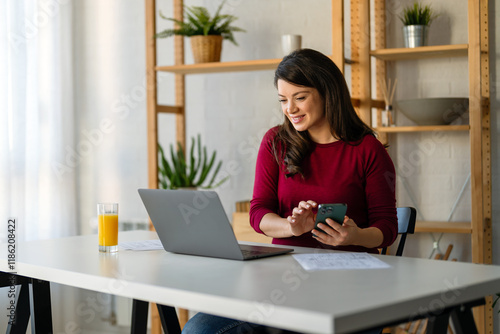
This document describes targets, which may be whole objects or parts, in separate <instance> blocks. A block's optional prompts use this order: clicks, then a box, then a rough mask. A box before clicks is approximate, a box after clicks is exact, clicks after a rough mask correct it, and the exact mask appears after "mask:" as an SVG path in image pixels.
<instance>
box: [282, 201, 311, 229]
mask: <svg viewBox="0 0 500 334" xmlns="http://www.w3.org/2000/svg"><path fill="white" fill-rule="evenodd" d="M317 206H318V204H317V203H316V202H314V201H311V200H309V201H301V202H300V203H299V205H298V206H297V207H295V208H294V209H293V210H292V215H291V216H288V217H287V218H286V219H287V221H288V223H289V224H290V229H291V231H292V234H293V235H294V236H296V237H298V236H299V235H302V234H304V233H306V232H310V231H311V230H312V229H313V228H314V220H315V215H314V213H313V208H315V207H317Z"/></svg>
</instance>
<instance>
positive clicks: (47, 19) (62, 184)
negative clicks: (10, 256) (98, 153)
mask: <svg viewBox="0 0 500 334" xmlns="http://www.w3.org/2000/svg"><path fill="white" fill-rule="evenodd" d="M71 22H72V2H71V1H69V0H24V1H21V0H0V219H2V220H4V221H6V219H7V218H8V217H14V218H17V222H18V228H17V234H18V240H33V239H46V238H52V237H60V236H67V235H74V234H76V233H77V231H78V223H77V208H76V192H75V180H76V170H75V167H74V166H73V165H72V164H71V161H69V160H68V154H69V152H71V148H72V147H73V146H74V114H73V85H72V81H73V75H72V57H73V55H72V23H71ZM0 226H7V225H6V223H1V224H0ZM5 229H6V228H5ZM5 232H6V231H4V229H2V230H0V237H2V236H5V234H6V233H5ZM0 239H1V238H0Z"/></svg>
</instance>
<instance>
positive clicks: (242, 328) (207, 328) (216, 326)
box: [182, 312, 382, 334]
mask: <svg viewBox="0 0 500 334" xmlns="http://www.w3.org/2000/svg"><path fill="white" fill-rule="evenodd" d="M380 333H382V329H374V330H368V331H363V332H359V333H357V334H380ZM182 334H298V333H297V332H292V331H288V330H284V329H278V328H272V327H267V326H263V325H258V324H253V323H250V322H245V321H241V320H235V319H229V318H223V317H219V316H215V315H210V314H205V313H201V312H200V313H197V314H196V315H195V316H194V317H192V318H191V319H190V320H189V321H188V322H187V323H186V325H185V326H184V328H183V329H182Z"/></svg>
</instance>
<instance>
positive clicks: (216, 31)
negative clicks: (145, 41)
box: [155, 0, 245, 45]
mask: <svg viewBox="0 0 500 334" xmlns="http://www.w3.org/2000/svg"><path fill="white" fill-rule="evenodd" d="M225 2H226V0H224V1H223V2H222V3H221V4H220V6H219V7H218V8H217V11H216V12H215V15H214V16H213V17H211V16H210V13H209V12H208V10H207V9H206V8H205V7H200V6H191V7H189V6H184V16H185V22H183V21H180V20H177V19H173V18H168V17H165V16H164V15H163V14H162V13H161V12H160V16H161V17H162V18H163V19H165V20H169V21H173V22H175V23H177V25H178V26H179V27H178V28H175V29H165V30H163V31H162V32H160V33H158V34H156V35H155V37H156V38H166V37H170V36H173V35H180V36H186V37H191V36H197V35H204V36H208V35H220V36H222V38H223V39H227V40H229V41H231V42H232V43H233V44H234V45H238V43H236V41H235V39H234V36H233V33H234V32H238V31H242V32H243V31H245V30H243V29H241V28H238V27H235V26H232V25H231V24H232V23H233V22H234V21H236V20H237V17H235V16H233V15H229V14H221V13H220V12H221V9H222V6H223V5H224V3H225Z"/></svg>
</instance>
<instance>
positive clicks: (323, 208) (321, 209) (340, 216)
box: [314, 203, 347, 233]
mask: <svg viewBox="0 0 500 334" xmlns="http://www.w3.org/2000/svg"><path fill="white" fill-rule="evenodd" d="M346 212H347V204H345V203H335V204H320V205H319V206H318V213H317V215H316V224H315V225H314V228H315V229H317V230H318V231H321V232H323V230H321V229H320V228H318V224H319V223H323V224H327V225H328V223H327V222H326V218H331V219H333V220H334V221H336V222H337V223H339V224H342V223H343V222H344V216H345V214H346ZM323 233H324V232H323Z"/></svg>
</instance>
